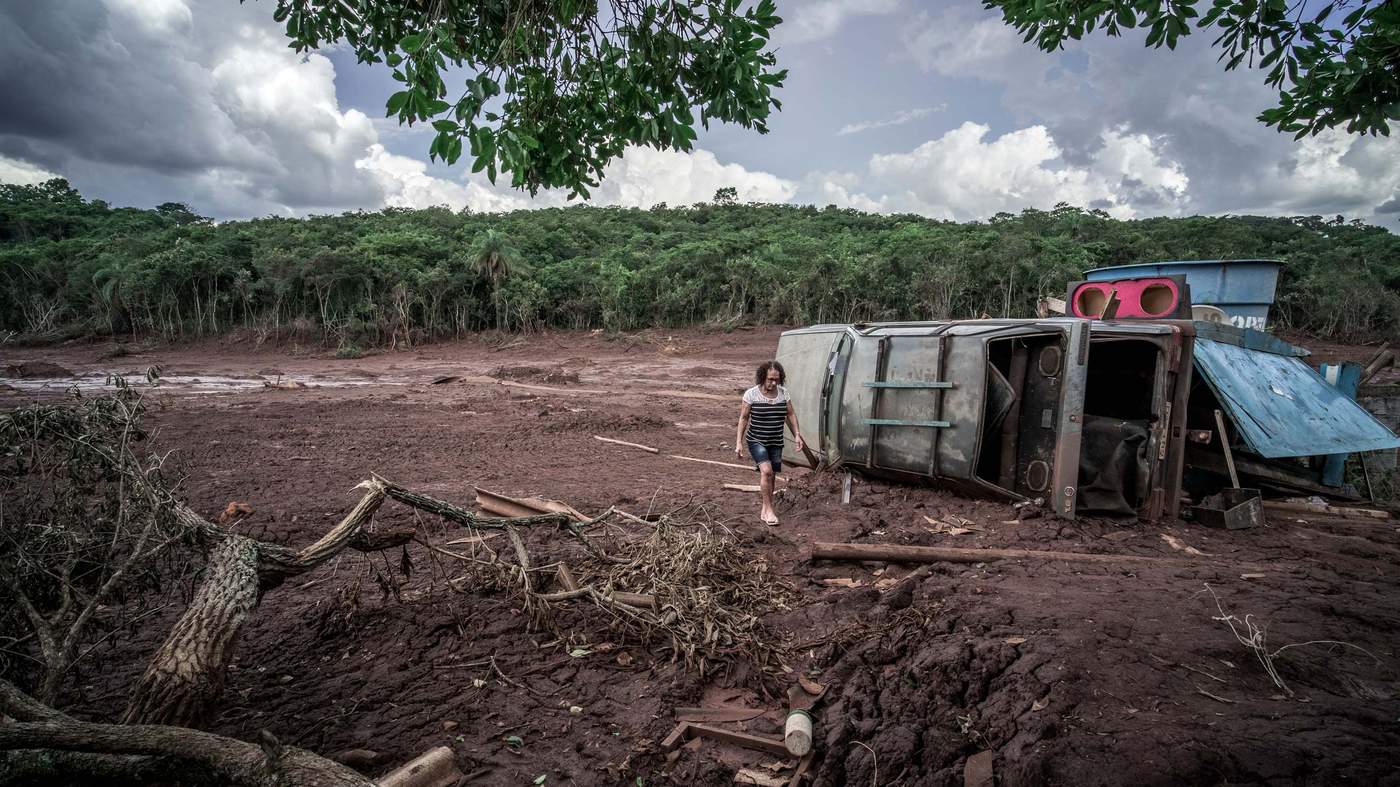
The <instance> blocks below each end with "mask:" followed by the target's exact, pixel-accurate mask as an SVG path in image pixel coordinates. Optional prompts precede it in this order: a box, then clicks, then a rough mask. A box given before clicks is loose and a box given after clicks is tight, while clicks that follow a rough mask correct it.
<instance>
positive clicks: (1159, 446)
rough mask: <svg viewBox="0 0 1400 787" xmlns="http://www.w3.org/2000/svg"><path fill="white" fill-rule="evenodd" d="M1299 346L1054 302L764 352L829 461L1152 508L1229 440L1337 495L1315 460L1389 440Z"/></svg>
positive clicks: (1187, 489) (1310, 486)
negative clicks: (1030, 310) (1024, 311)
mask: <svg viewBox="0 0 1400 787" xmlns="http://www.w3.org/2000/svg"><path fill="white" fill-rule="evenodd" d="M1305 355H1307V351H1306V350H1302V349H1300V348H1297V347H1293V346H1292V345H1289V344H1287V343H1285V342H1283V341H1280V340H1278V339H1276V338H1274V337H1273V336H1271V335H1269V334H1266V333H1262V332H1260V331H1255V330H1252V329H1241V328H1236V327H1233V326H1230V325H1220V324H1217V323H1207V322H1194V321H1191V320H1185V319H1171V320H1131V321H1129V320H1119V321H1100V320H1092V319H1081V318H1075V317H1060V318H1046V319H1004V320H998V319H982V320H955V321H946V322H908V323H881V324H856V325H818V326H813V327H810V328H803V329H799V330H792V331H787V332H785V333H784V334H783V335H782V337H781V339H780V340H779V343H778V354H777V358H778V360H779V361H780V362H781V363H782V364H783V366H784V367H785V369H786V371H787V387H788V390H789V391H790V392H791V393H792V396H793V404H794V407H795V408H796V409H797V415H798V417H799V418H800V420H801V423H802V424H804V431H805V432H807V434H806V437H807V439H808V440H809V442H810V443H812V444H813V446H814V448H815V449H816V451H815V455H814V456H813V457H811V459H813V460H815V461H818V462H820V463H821V464H823V465H825V466H828V467H841V468H846V469H851V470H855V471H857V472H860V473H863V474H866V475H871V476H879V477H885V478H890V479H896V480H911V481H933V482H936V483H939V484H941V485H945V486H948V487H952V488H956V489H959V490H961V491H964V492H967V493H970V494H975V495H981V496H999V497H1004V498H1010V499H1017V500H1036V499H1039V500H1041V501H1042V502H1043V504H1044V505H1046V506H1047V507H1048V508H1049V509H1051V510H1052V511H1053V512H1054V513H1056V514H1058V515H1060V516H1063V517H1071V518H1072V517H1074V516H1075V515H1076V514H1077V513H1080V512H1095V513H1103V514H1112V515H1120V516H1137V517H1139V518H1142V519H1146V520H1158V519H1162V518H1164V517H1165V518H1175V517H1176V516H1177V515H1178V513H1179V509H1180V506H1181V503H1182V501H1183V498H1186V499H1190V498H1195V499H1198V500H1199V499H1200V496H1202V495H1204V494H1207V493H1210V492H1215V491H1217V490H1219V489H1220V488H1222V487H1223V486H1224V485H1225V483H1226V482H1224V481H1223V479H1224V477H1225V473H1226V456H1227V449H1226V448H1225V447H1224V446H1226V445H1228V447H1229V448H1228V453H1229V455H1230V456H1231V458H1232V459H1233V460H1234V461H1235V463H1236V464H1237V466H1238V468H1239V472H1240V474H1241V475H1242V476H1243V477H1245V478H1246V479H1247V480H1248V483H1249V485H1253V486H1257V487H1260V488H1264V489H1268V490H1274V491H1277V492H1281V493H1291V494H1297V493H1300V492H1301V493H1307V494H1330V495H1334V496H1344V492H1343V490H1342V489H1341V488H1337V487H1330V486H1326V485H1323V484H1322V471H1321V464H1322V458H1325V457H1326V456H1327V455H1335V454H1348V453H1353V452H1357V451H1372V450H1382V449H1387V448H1394V447H1397V446H1400V438H1397V437H1396V436H1395V435H1394V434H1392V433H1391V432H1390V431H1389V430H1388V429H1387V428H1386V427H1385V426H1384V425H1382V424H1381V423H1380V422H1379V421H1377V420H1376V419H1375V418H1374V417H1373V416H1372V415H1371V414H1370V413H1368V412H1366V410H1364V409H1363V408H1361V407H1360V406H1359V405H1357V404H1356V402H1355V401H1353V400H1352V399H1351V398H1350V397H1349V396H1347V395H1346V394H1344V393H1342V392H1341V391H1339V390H1338V389H1337V388H1334V387H1333V386H1331V385H1329V384H1328V383H1327V382H1326V381H1325V380H1324V379H1323V378H1322V377H1321V376H1320V375H1319V374H1318V373H1317V372H1315V371H1313V370H1312V369H1311V368H1310V367H1309V366H1308V365H1307V364H1306V363H1305V362H1304V361H1303V360H1302V356H1305ZM1217 411H1221V412H1222V413H1223V414H1224V416H1225V418H1224V419H1217V417H1216V412H1217ZM1222 422H1224V423H1225V424H1226V427H1227V428H1226V431H1227V432H1228V433H1227V434H1224V435H1222V434H1219V432H1220V429H1219V428H1217V424H1218V423H1222ZM1222 441H1223V442H1222ZM788 454H789V455H790V456H795V455H796V452H795V451H791V450H789V452H788Z"/></svg>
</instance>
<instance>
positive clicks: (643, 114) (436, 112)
mask: <svg viewBox="0 0 1400 787" xmlns="http://www.w3.org/2000/svg"><path fill="white" fill-rule="evenodd" d="M745 5H746V4H745V3H743V2H741V0H611V1H610V2H608V3H600V2H597V0H554V1H553V2H530V0H337V2H329V3H327V2H322V0H277V8H276V12H275V14H274V17H275V18H276V19H277V21H279V22H282V23H284V24H285V25H286V29H287V36H288V37H289V38H290V39H291V40H292V46H293V47H294V48H295V49H296V50H297V51H305V50H309V49H314V48H317V47H321V46H327V45H331V44H336V43H341V42H344V43H346V44H349V45H350V46H351V47H352V48H353V49H354V50H355V53H356V55H357V56H358V57H359V60H360V61H361V62H365V63H379V62H384V63H387V64H388V65H389V66H390V67H391V68H392V69H393V75H394V79H396V80H398V81H399V82H401V83H403V85H404V89H403V90H400V91H398V92H396V93H394V94H393V95H391V96H390V97H389V100H388V103H387V105H386V114H388V115H390V116H395V117H398V118H399V120H400V122H407V123H410V124H412V123H414V122H431V123H432V126H433V129H434V130H435V131H437V135H436V136H435V137H434V138H433V142H432V146H431V148H430V149H429V155H430V156H432V157H433V158H434V159H439V158H440V159H443V160H445V161H447V162H448V163H455V162H456V161H457V160H458V159H459V158H460V157H461V155H462V152H463V149H464V147H468V149H469V150H470V152H471V156H472V158H473V159H474V161H473V165H472V171H473V172H480V171H482V170H485V172H486V174H487V176H488V177H490V178H491V180H492V182H495V180H496V174H497V172H509V173H510V177H511V185H512V186H514V187H515V188H520V189H527V190H529V191H530V192H531V193H532V194H533V193H535V192H536V191H538V190H539V189H540V188H554V187H565V188H568V189H569V190H570V196H571V197H572V196H574V195H582V196H584V197H587V196H588V188H589V187H592V186H597V184H598V181H597V179H598V178H599V177H600V176H601V175H602V172H603V167H604V166H605V165H606V164H607V163H608V162H609V161H611V160H613V159H614V158H617V157H618V156H620V155H622V152H623V150H624V149H625V148H626V147H627V146H628V145H650V146H653V147H656V148H674V149H678V150H689V149H690V147H691V143H692V141H693V140H694V139H695V136H696V135H695V129H694V124H695V120H696V113H697V112H698V114H699V121H700V123H701V124H703V125H705V126H706V127H708V126H709V121H710V120H711V119H717V120H720V121H724V122H730V123H738V124H740V125H742V126H744V127H746V128H753V129H756V130H758V131H759V132H760V133H764V132H766V131H767V130H768V129H767V118H768V115H769V112H770V111H772V110H774V109H778V108H780V107H781V104H780V102H779V101H778V99H776V98H774V97H773V94H772V91H773V89H774V88H777V87H780V86H781V85H782V83H783V79H784V78H785V76H786V72H785V71H779V70H776V63H777V61H776V58H775V57H774V55H773V53H772V52H771V51H767V47H768V45H769V41H768V39H769V35H770V34H771V32H772V30H773V28H775V27H776V26H777V25H778V23H779V22H781V21H782V20H781V19H780V18H779V17H778V16H776V15H775V6H774V4H773V0H759V1H758V3H757V4H756V5H752V6H749V7H744V6H745ZM604 9H606V10H604ZM456 71H466V72H468V75H467V76H466V77H465V78H464V83H463V84H462V85H460V86H454V87H453V89H452V90H450V91H449V88H448V84H447V79H450V78H452V77H453V73H454V72H456ZM445 77H446V78H445Z"/></svg>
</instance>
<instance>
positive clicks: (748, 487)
mask: <svg viewBox="0 0 1400 787" xmlns="http://www.w3.org/2000/svg"><path fill="white" fill-rule="evenodd" d="M720 486H722V487H723V488H725V489H728V490H729V491H731V492H761V491H763V487H761V486H759V485H758V484H721V485H720Z"/></svg>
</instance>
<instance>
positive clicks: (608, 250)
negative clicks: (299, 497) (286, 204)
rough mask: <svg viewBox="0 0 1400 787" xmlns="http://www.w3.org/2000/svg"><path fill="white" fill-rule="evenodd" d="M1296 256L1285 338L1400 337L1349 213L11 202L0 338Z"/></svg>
mask: <svg viewBox="0 0 1400 787" xmlns="http://www.w3.org/2000/svg"><path fill="white" fill-rule="evenodd" d="M1197 258H1268V259H1280V260H1283V261H1284V262H1285V267H1284V270H1283V274H1282V278H1281V280H1280V285H1279V294H1278V303H1277V306H1276V308H1275V311H1274V321H1275V323H1276V324H1279V325H1283V326H1287V327H1291V328H1296V329H1301V330H1305V331H1309V332H1312V333H1315V334H1317V335H1320V336H1328V337H1333V338H1337V339H1342V340H1359V339H1366V338H1371V337H1374V336H1377V335H1395V334H1396V333H1397V332H1400V237H1397V236H1396V235H1394V234H1392V233H1390V232H1389V231H1387V230H1385V229H1382V228H1378V227H1374V226H1369V225H1365V224H1363V223H1361V222H1355V221H1353V222H1346V221H1345V220H1344V219H1343V218H1342V217H1336V218H1335V219H1324V218H1322V217H1318V216H1309V217H1295V218H1262V217H1254V216H1230V217H1219V218H1208V217H1190V218H1175V219H1171V218H1154V219H1143V220H1133V221H1120V220H1115V219H1112V218H1110V217H1109V216H1107V215H1106V214H1104V213H1103V212H1101V211H1092V210H1087V211H1086V210H1082V209H1079V208H1075V207H1070V206H1065V205H1059V206H1056V207H1055V208H1054V209H1052V210H1049V211H1044V210H1026V211H1023V212H1022V213H1020V214H1019V215H1010V214H998V215H996V216H994V217H992V218H991V219H990V220H989V221H987V222H971V223H965V224H958V223H954V222H946V221H936V220H932V219H927V218H924V217H921V216H914V215H876V214H869V213H861V212H859V211H855V210H849V209H840V208H836V207H835V206H827V207H825V208H817V207H814V206H792V205H763V204H739V203H737V202H736V201H735V199H734V194H733V190H732V189H721V190H720V191H719V192H717V193H716V195H715V199H714V201H713V202H710V203H703V204H697V205H693V206H689V207H674V208H673V207H668V206H666V205H664V204H662V205H656V206H654V207H652V208H651V209H649V210H640V209H634V208H599V207H588V206H578V207H570V208H562V209H561V208H550V209H541V210H528V211H516V212H513V213H506V214H478V213H470V212H465V211H463V212H452V211H450V210H448V209H446V208H430V209H427V210H406V209H394V208H391V209H386V210H383V211H379V212H376V213H366V212H356V213H346V214H342V215H338V216H317V217H312V218H306V219H291V218H275V217H273V218H263V219H255V220H252V221H231V222H223V223H215V222H213V221H211V220H209V219H206V218H203V217H200V216H198V215H196V214H195V213H193V212H191V210H190V209H189V208H188V207H186V206H184V205H181V204H178V203H166V204H163V205H160V206H158V207H156V208H155V209H153V210H139V209H134V208H113V207H111V206H109V205H107V204H106V203H104V202H102V201H100V200H86V199H84V198H83V197H82V195H81V194H79V193H78V192H77V191H76V190H74V189H73V188H71V187H70V186H69V184H68V183H67V182H65V181H62V180H52V181H49V182H47V183H44V184H41V185H37V186H18V185H3V186H0V335H9V336H10V337H11V338H32V339H39V340H42V339H44V338H60V337H65V336H74V335H117V336H121V335H135V336H150V335H154V336H159V337H164V338H171V339H175V338H189V337H195V336H208V335H216V334H227V333H231V332H238V333H241V334H243V335H245V336H247V337H248V338H250V339H252V340H255V341H265V340H269V339H272V340H294V341H298V342H323V343H325V344H326V345H327V346H332V347H337V348H339V349H340V350H341V351H343V352H346V353H354V352H357V351H359V350H360V349H362V348H368V347H374V346H403V345H405V344H417V343H420V342H424V341H429V340H432V339H440V338H445V337H457V336H462V335H464V334H467V333H471V332H475V331H482V330H511V331H530V330H537V329H541V328H546V327H555V328H603V329H605V330H608V331H623V330H633V329H639V328H647V327H677V326H687V325H712V326H717V327H733V326H736V325H739V324H744V323H788V324H799V323H814V322H823V321H840V322H848V321H858V320H888V319H927V318H940V317H948V316H954V317H967V316H973V317H975V316H979V315H982V314H990V315H998V316H999V315H1009V316H1026V315H1029V314H1031V312H1032V311H1033V309H1034V304H1035V301H1036V300H1037V298H1038V297H1039V296H1041V295H1059V296H1061V297H1062V296H1063V293H1064V290H1065V286H1066V283H1067V282H1068V281H1070V280H1073V279H1076V278H1079V277H1080V276H1081V274H1083V272H1084V271H1086V270H1088V269H1091V268H1095V267H1099V266H1103V265H1118V264H1123V263H1129V262H1139V261H1150V260H1169V259H1197Z"/></svg>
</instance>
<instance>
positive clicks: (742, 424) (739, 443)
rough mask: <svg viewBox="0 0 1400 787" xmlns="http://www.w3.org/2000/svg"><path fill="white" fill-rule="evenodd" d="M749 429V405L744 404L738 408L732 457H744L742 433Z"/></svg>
mask: <svg viewBox="0 0 1400 787" xmlns="http://www.w3.org/2000/svg"><path fill="white" fill-rule="evenodd" d="M748 428H749V403H748V402H744V405H743V407H741V408H739V428H738V430H736V431H735V433H734V455H735V456H738V457H742V456H743V455H744V432H746V431H748Z"/></svg>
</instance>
